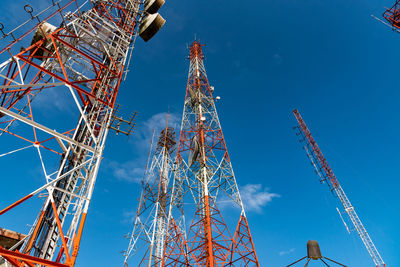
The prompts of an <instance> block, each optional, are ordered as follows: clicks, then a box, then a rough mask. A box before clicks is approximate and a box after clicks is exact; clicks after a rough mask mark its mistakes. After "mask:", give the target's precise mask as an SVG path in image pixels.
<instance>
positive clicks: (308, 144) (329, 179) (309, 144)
mask: <svg viewBox="0 0 400 267" xmlns="http://www.w3.org/2000/svg"><path fill="white" fill-rule="evenodd" d="M293 114H294V116H295V117H296V120H297V122H298V124H299V126H298V127H297V129H298V133H297V135H299V136H300V141H301V142H304V146H303V148H304V150H305V151H306V153H307V157H308V158H309V159H310V161H311V164H312V165H313V166H314V168H315V171H316V173H317V174H318V176H319V177H320V178H321V182H323V183H326V184H328V186H329V188H330V189H331V190H332V192H334V193H335V195H336V196H337V197H338V198H339V200H340V202H341V203H342V205H343V208H344V212H345V213H346V214H347V215H348V218H349V219H350V221H351V223H352V225H353V226H354V229H355V230H356V231H357V233H358V235H359V236H360V238H361V240H362V242H363V243H364V246H365V248H366V249H367V250H368V253H369V255H370V256H371V258H372V260H373V262H374V264H375V266H377V267H385V266H386V265H385V263H384V261H383V259H382V257H381V255H380V254H379V252H378V250H377V248H376V247H375V245H374V243H373V242H372V239H371V237H370V236H369V234H368V232H367V230H366V229H365V227H364V225H363V224H362V222H361V220H360V218H359V217H358V215H357V213H356V211H355V209H354V207H353V206H352V204H351V203H350V200H349V199H348V197H347V195H346V194H345V192H344V190H343V188H342V186H341V185H340V183H339V181H338V179H337V178H336V176H335V174H334V173H333V171H332V169H331V167H330V166H329V164H328V162H327V161H326V159H325V157H324V155H323V154H322V152H321V150H320V149H319V147H318V145H317V142H316V141H315V140H314V137H313V136H312V135H311V132H310V130H309V129H308V127H307V125H306V123H305V122H304V120H303V118H302V117H301V115H300V113H299V111H298V110H297V109H295V110H293ZM338 212H339V209H338ZM339 214H340V216H341V217H342V215H341V213H340V212H339ZM343 222H344V224H345V226H346V228H347V231H349V232H350V229H349V228H348V227H347V224H346V223H345V221H344V220H343Z"/></svg>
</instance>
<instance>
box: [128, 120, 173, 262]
mask: <svg viewBox="0 0 400 267" xmlns="http://www.w3.org/2000/svg"><path fill="white" fill-rule="evenodd" d="M175 135H176V134H175V130H174V129H173V128H171V127H168V126H167V127H166V128H165V129H163V130H162V131H161V133H160V136H159V137H158V141H157V144H156V146H155V149H154V151H153V153H151V152H150V153H149V162H150V158H152V160H151V163H150V164H149V165H148V166H147V168H146V173H145V178H144V181H143V183H142V193H141V196H140V200H139V205H138V208H137V212H136V218H135V220H134V225H133V230H132V233H131V235H130V240H129V247H128V250H127V251H126V253H125V255H124V256H125V260H124V266H128V260H129V259H130V258H131V257H135V258H136V261H137V263H136V264H135V266H161V260H162V255H163V252H164V242H165V235H166V227H167V215H168V211H169V209H168V206H169V201H170V195H171V190H170V189H171V187H170V186H169V181H170V178H171V176H172V173H173V166H174V162H173V160H174V157H173V155H174V152H175V150H176V136H175Z"/></svg>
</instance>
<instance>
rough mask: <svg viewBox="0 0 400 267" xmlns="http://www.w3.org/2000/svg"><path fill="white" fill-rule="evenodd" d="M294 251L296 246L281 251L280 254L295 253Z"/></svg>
mask: <svg viewBox="0 0 400 267" xmlns="http://www.w3.org/2000/svg"><path fill="white" fill-rule="evenodd" d="M294 251H295V249H294V248H291V249H289V250H284V251H280V252H279V256H283V255H287V254H290V253H293V252H294Z"/></svg>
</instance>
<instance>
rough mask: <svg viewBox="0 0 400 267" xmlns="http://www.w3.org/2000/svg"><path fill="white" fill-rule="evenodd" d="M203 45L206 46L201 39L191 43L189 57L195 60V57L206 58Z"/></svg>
mask: <svg viewBox="0 0 400 267" xmlns="http://www.w3.org/2000/svg"><path fill="white" fill-rule="evenodd" d="M202 46H204V44H201V43H200V42H199V41H197V40H195V41H194V42H193V43H192V44H191V45H190V54H189V58H190V60H193V59H195V58H198V59H201V60H203V58H204V54H203V50H202V48H201V47H202Z"/></svg>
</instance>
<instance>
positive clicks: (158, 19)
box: [139, 13, 165, 42]
mask: <svg viewBox="0 0 400 267" xmlns="http://www.w3.org/2000/svg"><path fill="white" fill-rule="evenodd" d="M164 23H165V19H164V18H163V17H162V16H161V15H160V14H158V13H156V14H150V15H147V16H146V17H145V18H144V19H143V21H142V24H141V25H140V30H139V36H140V37H142V39H143V40H144V41H145V42H147V41H148V40H150V39H151V38H152V37H153V36H154V35H155V34H156V33H157V32H158V31H159V30H160V29H161V27H162V26H164Z"/></svg>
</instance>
